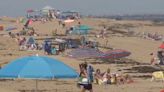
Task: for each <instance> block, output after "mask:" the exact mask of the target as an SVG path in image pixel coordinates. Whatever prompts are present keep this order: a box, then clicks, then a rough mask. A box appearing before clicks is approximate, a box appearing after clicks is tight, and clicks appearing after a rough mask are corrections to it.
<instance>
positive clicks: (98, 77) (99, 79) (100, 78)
mask: <svg viewBox="0 0 164 92" xmlns="http://www.w3.org/2000/svg"><path fill="white" fill-rule="evenodd" d="M94 79H95V83H96V84H99V85H101V84H103V83H104V82H103V76H102V73H101V71H100V69H97V70H96V73H95V75H94Z"/></svg>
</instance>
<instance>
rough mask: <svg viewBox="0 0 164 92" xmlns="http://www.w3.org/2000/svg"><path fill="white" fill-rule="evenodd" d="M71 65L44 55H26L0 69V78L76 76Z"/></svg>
mask: <svg viewBox="0 0 164 92" xmlns="http://www.w3.org/2000/svg"><path fill="white" fill-rule="evenodd" d="M77 76H78V74H77V73H76V72H75V70H73V69H72V68H71V67H69V66H67V65H65V64H64V63H62V62H60V61H59V60H56V59H53V58H49V57H45V56H27V57H23V58H19V59H16V60H14V61H12V62H11V63H9V64H8V65H6V66H5V67H3V68H2V69H1V70H0V78H8V79H10V78H11V79H12V78H30V79H53V78H77Z"/></svg>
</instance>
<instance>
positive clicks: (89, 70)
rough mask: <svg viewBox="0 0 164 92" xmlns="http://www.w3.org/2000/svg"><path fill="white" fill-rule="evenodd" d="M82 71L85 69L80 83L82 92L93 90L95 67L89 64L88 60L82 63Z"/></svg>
mask: <svg viewBox="0 0 164 92" xmlns="http://www.w3.org/2000/svg"><path fill="white" fill-rule="evenodd" d="M82 71H83V74H82V75H83V79H82V82H85V83H81V84H80V85H81V86H82V90H81V92H86V90H88V91H89V92H93V89H92V82H93V67H92V66H91V65H88V64H87V62H85V63H84V64H83V65H82Z"/></svg>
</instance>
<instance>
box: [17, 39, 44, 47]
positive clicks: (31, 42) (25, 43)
mask: <svg viewBox="0 0 164 92" xmlns="http://www.w3.org/2000/svg"><path fill="white" fill-rule="evenodd" d="M17 41H18V45H19V47H20V48H19V50H42V48H43V46H42V45H41V44H38V43H36V41H35V39H34V38H33V37H29V38H28V39H26V37H19V38H18V39H17Z"/></svg>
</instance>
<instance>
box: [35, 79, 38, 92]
mask: <svg viewBox="0 0 164 92" xmlns="http://www.w3.org/2000/svg"><path fill="white" fill-rule="evenodd" d="M35 92H38V80H37V79H36V88H35Z"/></svg>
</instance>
